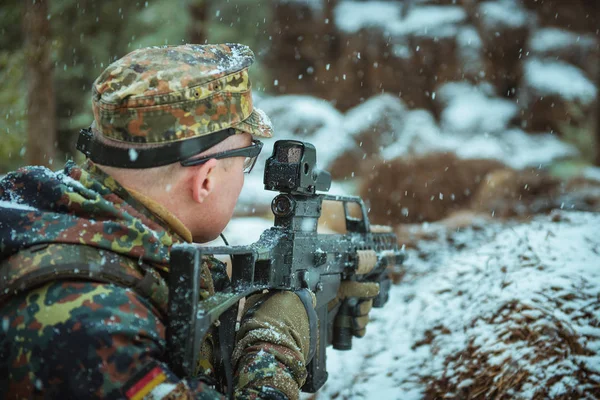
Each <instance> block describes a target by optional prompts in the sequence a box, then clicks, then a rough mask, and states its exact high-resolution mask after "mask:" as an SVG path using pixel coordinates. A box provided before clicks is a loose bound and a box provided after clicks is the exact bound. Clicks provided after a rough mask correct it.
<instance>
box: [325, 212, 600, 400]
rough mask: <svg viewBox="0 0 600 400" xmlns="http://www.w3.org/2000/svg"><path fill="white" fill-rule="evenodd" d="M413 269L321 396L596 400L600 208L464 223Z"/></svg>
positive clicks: (415, 256)
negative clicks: (526, 218)
mask: <svg viewBox="0 0 600 400" xmlns="http://www.w3.org/2000/svg"><path fill="white" fill-rule="evenodd" d="M410 256H411V258H410V260H409V261H408V262H407V263H406V268H407V275H406V276H405V277H404V279H403V281H402V282H401V283H400V284H398V285H396V286H393V288H392V293H391V297H390V302H389V304H388V305H387V306H386V307H385V308H383V309H377V310H375V311H374V312H373V313H372V317H373V322H371V324H370V325H369V327H368V331H367V335H366V337H365V338H364V339H362V340H354V348H353V349H352V350H351V351H349V352H339V351H334V350H330V351H329V352H328V370H329V373H330V375H329V380H328V382H327V384H326V385H325V387H324V388H323V389H322V390H321V391H320V392H319V394H318V395H317V396H316V397H317V398H318V399H372V398H378V399H422V398H424V397H428V398H454V399H459V398H469V397H477V398H502V399H532V398H547V397H548V396H550V397H553V398H556V397H558V396H561V395H562V396H564V397H561V398H582V399H585V398H588V399H592V398H597V397H596V396H598V395H600V389H599V385H600V355H599V354H598V351H599V350H600V323H599V320H598V316H599V315H600V304H599V302H598V294H599V293H600V215H598V214H587V213H576V212H559V213H555V214H553V215H552V216H543V217H538V218H536V219H534V220H533V221H531V222H529V223H524V224H520V225H519V224H514V226H511V225H503V226H501V225H495V224H489V225H486V227H485V228H484V227H483V226H482V227H479V228H477V229H466V230H462V231H460V232H454V233H452V234H449V235H447V236H446V235H441V238H440V239H439V240H437V241H433V242H423V243H421V245H420V249H419V250H412V251H411V254H410Z"/></svg>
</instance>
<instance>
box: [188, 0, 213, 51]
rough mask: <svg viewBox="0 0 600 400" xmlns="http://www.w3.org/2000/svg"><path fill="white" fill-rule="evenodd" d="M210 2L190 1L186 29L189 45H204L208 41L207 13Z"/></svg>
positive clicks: (208, 0) (202, 0) (201, 0)
mask: <svg viewBox="0 0 600 400" xmlns="http://www.w3.org/2000/svg"><path fill="white" fill-rule="evenodd" d="M209 9H210V0H190V2H189V4H188V10H189V12H190V16H191V21H190V27H189V28H188V37H189V39H190V43H195V44H204V43H206V41H207V40H208V12H209Z"/></svg>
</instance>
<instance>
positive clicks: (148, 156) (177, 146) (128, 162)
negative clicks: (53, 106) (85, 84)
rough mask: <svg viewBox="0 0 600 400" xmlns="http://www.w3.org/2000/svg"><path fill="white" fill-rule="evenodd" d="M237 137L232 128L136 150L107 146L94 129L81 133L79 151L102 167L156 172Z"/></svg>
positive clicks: (84, 130)
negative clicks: (144, 169)
mask: <svg viewBox="0 0 600 400" xmlns="http://www.w3.org/2000/svg"><path fill="white" fill-rule="evenodd" d="M233 135H235V129H234V128H228V129H224V130H221V131H218V132H215V133H211V134H208V135H204V136H198V137H195V138H191V139H185V140H180V141H178V142H173V143H168V144H165V145H163V146H160V147H153V148H136V149H133V148H119V147H114V146H110V145H108V144H106V143H103V142H101V141H99V140H98V139H97V138H96V137H95V136H94V133H93V132H92V129H91V128H86V129H82V130H81V131H80V132H79V139H78V141H77V150H79V151H81V152H82V153H83V154H85V156H86V157H88V158H89V159H90V160H92V161H93V162H95V163H98V164H100V165H106V166H109V167H119V168H153V167H160V166H162V165H168V164H172V163H175V162H177V161H181V160H185V159H187V158H190V157H192V156H195V155H196V154H199V153H202V152H203V151H205V150H208V149H209V148H211V147H213V146H214V145H216V144H217V143H220V142H222V141H223V140H225V139H227V138H228V137H229V136H233Z"/></svg>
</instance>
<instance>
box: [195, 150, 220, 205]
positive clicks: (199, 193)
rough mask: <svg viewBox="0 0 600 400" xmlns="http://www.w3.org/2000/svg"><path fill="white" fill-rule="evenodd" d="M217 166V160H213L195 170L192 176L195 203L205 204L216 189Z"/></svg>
mask: <svg viewBox="0 0 600 400" xmlns="http://www.w3.org/2000/svg"><path fill="white" fill-rule="evenodd" d="M216 166H217V160H215V159H214V158H213V159H211V160H209V161H207V162H205V163H204V164H200V165H199V166H197V167H196V168H195V173H194V174H193V176H192V198H193V200H194V201H195V202H197V203H203V202H204V200H206V198H207V197H208V196H209V195H210V194H211V192H212V191H213V189H214V188H215V183H216V179H217V178H216V174H215V168H216Z"/></svg>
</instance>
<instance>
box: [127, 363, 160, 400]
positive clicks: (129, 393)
mask: <svg viewBox="0 0 600 400" xmlns="http://www.w3.org/2000/svg"><path fill="white" fill-rule="evenodd" d="M161 373H162V369H161V368H160V367H158V366H157V367H154V368H152V369H151V370H150V372H148V373H147V374H146V375H144V377H143V378H142V379H140V380H139V381H137V383H136V384H135V385H133V386H132V387H131V388H129V390H128V391H127V392H125V395H126V396H127V398H129V399H131V398H132V397H133V396H135V394H136V393H137V392H139V391H140V390H142V389H143V388H144V386H146V385H147V384H148V383H150V382H151V381H152V379H154V378H156V377H157V376H158V375H160V374H161Z"/></svg>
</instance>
